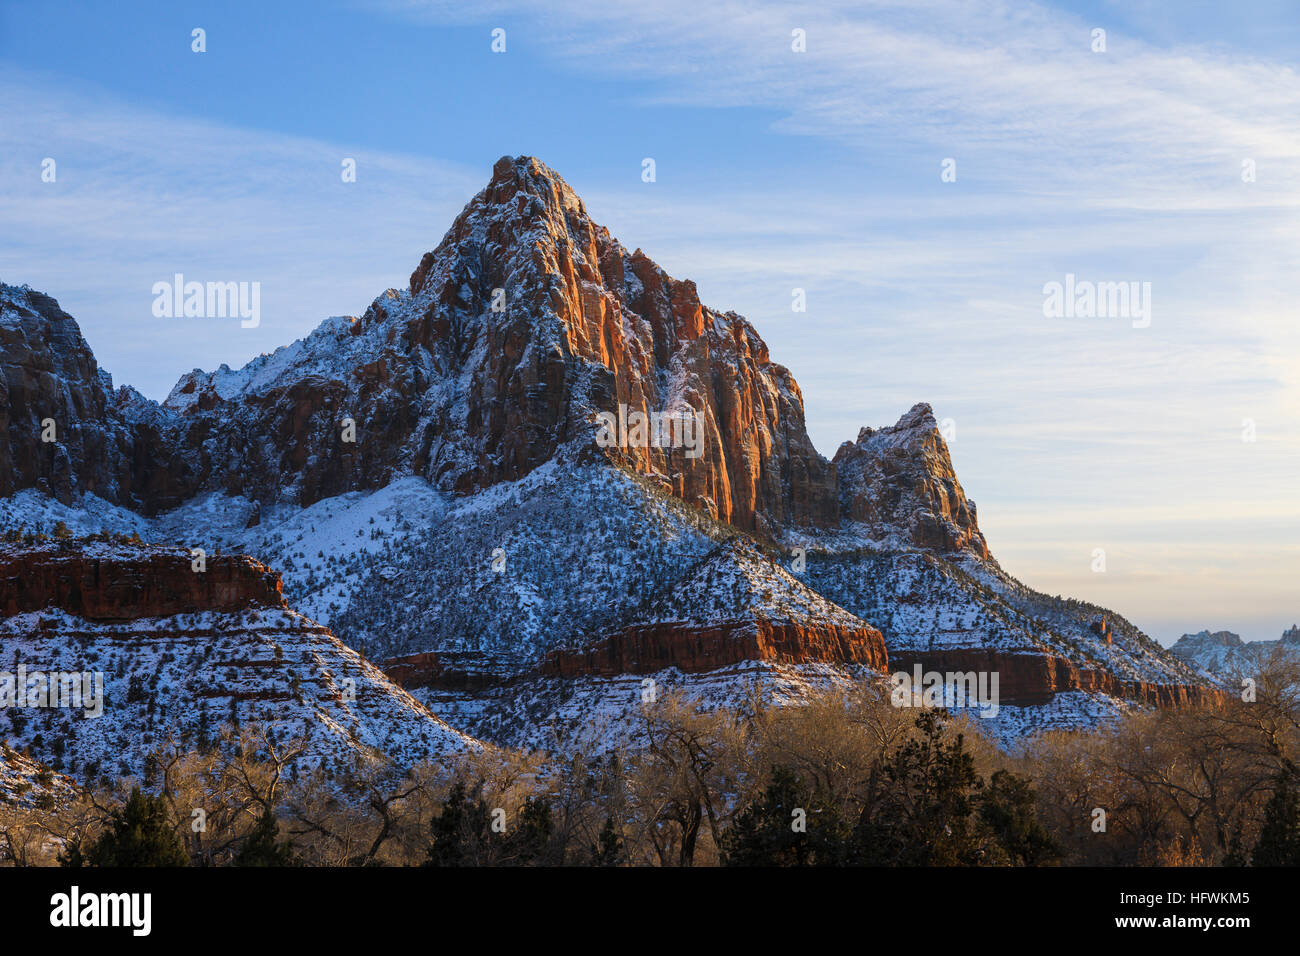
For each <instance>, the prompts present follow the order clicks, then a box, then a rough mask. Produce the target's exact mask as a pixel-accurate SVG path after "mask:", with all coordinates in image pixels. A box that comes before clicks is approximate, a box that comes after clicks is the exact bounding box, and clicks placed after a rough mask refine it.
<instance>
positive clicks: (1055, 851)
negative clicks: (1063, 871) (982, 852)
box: [979, 770, 1061, 866]
mask: <svg viewBox="0 0 1300 956" xmlns="http://www.w3.org/2000/svg"><path fill="white" fill-rule="evenodd" d="M1036 803H1037V800H1036V795H1035V793H1034V789H1033V787H1032V786H1030V783H1029V780H1028V779H1027V778H1025V777H1018V776H1016V775H1015V774H1014V773H1011V772H1010V771H1009V770H997V771H994V773H993V776H992V777H990V778H989V786H988V789H987V790H986V791H985V792H984V795H983V797H982V799H981V800H980V809H979V815H980V821H981V822H982V823H983V824H984V825H985V826H986V827H987V828H988V830H989V831H990V833H991V834H992V836H993V838H994V840H995V841H996V843H997V845H998V846H999V848H1000V849H1001V850H1002V852H1003V853H1004V854H1005V855H1006V857H1007V861H1008V862H1010V863H1011V864H1012V865H1013V866H1038V865H1040V864H1042V863H1046V862H1048V861H1050V860H1054V859H1056V858H1058V857H1059V856H1060V855H1061V851H1060V848H1059V847H1057V845H1056V843H1055V841H1054V840H1053V839H1052V837H1051V834H1049V833H1048V832H1047V828H1046V827H1044V826H1043V825H1042V824H1041V823H1039V822H1038V813H1037V806H1036Z"/></svg>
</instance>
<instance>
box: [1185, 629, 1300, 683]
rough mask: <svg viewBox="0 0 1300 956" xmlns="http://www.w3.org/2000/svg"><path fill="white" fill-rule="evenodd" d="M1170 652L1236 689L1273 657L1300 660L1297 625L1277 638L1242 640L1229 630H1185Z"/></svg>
mask: <svg viewBox="0 0 1300 956" xmlns="http://www.w3.org/2000/svg"><path fill="white" fill-rule="evenodd" d="M1169 652H1170V653H1171V654H1173V655H1174V656H1176V657H1177V658H1179V659H1180V660H1182V661H1186V662H1187V664H1188V665H1190V666H1191V667H1193V668H1195V669H1196V671H1197V673H1199V674H1202V675H1203V676H1205V677H1206V678H1208V679H1210V680H1214V681H1217V682H1219V683H1222V684H1224V685H1225V686H1227V687H1231V688H1232V689H1234V690H1236V689H1239V688H1240V686H1241V680H1242V679H1243V678H1246V677H1254V676H1257V675H1258V674H1259V672H1260V670H1261V668H1263V667H1264V666H1266V665H1267V664H1269V663H1271V662H1273V661H1292V660H1300V627H1298V626H1296V625H1294V624H1293V625H1292V626H1291V627H1290V628H1289V629H1288V630H1286V631H1284V632H1283V633H1282V636H1281V637H1280V638H1278V639H1277V640H1276V641H1243V640H1242V639H1241V637H1240V635H1237V634H1233V633H1232V632H1231V631H1214V632H1213V633H1211V632H1210V631H1208V630H1205V631H1198V632H1197V633H1195V634H1184V635H1183V636H1182V637H1180V638H1179V639H1178V640H1177V641H1176V642H1175V643H1174V646H1173V647H1171V648H1169Z"/></svg>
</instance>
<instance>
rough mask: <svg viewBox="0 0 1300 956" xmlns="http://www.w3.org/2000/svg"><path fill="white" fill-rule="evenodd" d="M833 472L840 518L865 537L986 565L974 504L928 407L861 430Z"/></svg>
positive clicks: (843, 449)
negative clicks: (960, 556)
mask: <svg viewBox="0 0 1300 956" xmlns="http://www.w3.org/2000/svg"><path fill="white" fill-rule="evenodd" d="M835 466H836V468H837V469H838V471H839V487H840V507H841V510H842V513H843V515H844V517H845V519H846V520H847V521H850V522H853V523H855V524H856V525H857V526H858V527H859V528H860V529H861V531H862V533H863V534H864V535H865V536H866V537H868V538H871V539H874V540H885V541H890V540H892V541H894V542H895V543H897V544H902V545H904V546H907V545H910V546H913V547H918V548H925V549H931V550H937V551H940V552H963V551H967V552H969V553H971V554H973V555H975V556H976V557H979V558H981V559H988V557H989V550H988V544H987V543H986V542H985V540H984V535H983V534H982V533H981V532H980V530H979V525H978V523H977V522H976V516H975V502H973V501H971V500H970V499H968V498H967V497H966V494H965V492H964V491H963V490H962V487H961V483H960V482H958V480H957V474H956V472H955V471H954V470H953V466H952V459H951V458H950V457H949V455H948V444H947V442H945V441H944V438H943V435H942V434H941V433H940V430H939V425H938V423H937V422H936V421H935V418H934V412H933V411H932V410H931V408H930V406H929V405H927V404H925V403H924V402H921V403H918V404H916V405H914V406H912V408H911V410H910V411H908V412H907V413H906V414H905V415H903V416H902V417H901V418H900V419H899V420H898V423H897V424H896V425H894V426H892V427H886V428H878V429H873V428H863V429H862V430H861V431H860V432H858V439H857V441H856V442H845V443H844V444H842V445H841V446H840V448H839V450H838V451H837V452H836V453H835Z"/></svg>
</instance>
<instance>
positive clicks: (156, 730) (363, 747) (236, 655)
mask: <svg viewBox="0 0 1300 956" xmlns="http://www.w3.org/2000/svg"><path fill="white" fill-rule="evenodd" d="M190 561H191V558H190V553H189V552H188V551H184V550H180V549H168V548H159V547H140V546H136V545H132V544H130V543H127V542H122V541H80V542H79V541H73V540H64V541H59V542H54V543H36V544H29V545H23V544H7V545H4V546H3V547H0V587H2V588H3V591H4V597H5V604H6V608H7V610H8V612H9V613H8V616H6V617H4V618H0V648H3V650H4V657H3V660H0V693H5V692H6V688H7V689H8V690H7V692H8V694H9V695H10V696H16V697H17V703H16V704H15V705H14V706H9V707H5V708H2V709H0V739H8V740H10V741H13V742H15V743H17V744H20V745H23V746H26V747H27V748H29V749H30V751H31V753H32V754H33V756H35V757H37V758H39V759H40V760H42V761H43V762H45V763H47V764H48V765H49V766H50V767H52V768H54V769H55V770H65V771H67V772H68V773H69V774H72V775H75V776H77V777H78V778H79V779H91V778H94V777H96V776H98V775H99V774H107V775H109V776H115V775H118V774H122V775H128V774H129V775H135V776H139V775H141V774H142V773H143V771H144V767H145V758H146V757H147V755H148V754H149V752H150V751H151V750H153V749H154V748H156V747H157V746H159V745H160V744H162V743H163V742H164V741H165V740H167V739H168V738H169V737H175V738H176V739H178V740H182V741H183V740H190V741H200V740H204V739H207V740H212V739H215V737H216V736H217V733H218V730H219V728H220V727H221V726H222V725H223V724H231V725H236V726H239V725H244V724H248V723H258V724H260V725H262V726H265V727H268V728H270V729H271V730H272V732H273V733H274V735H275V737H276V738H277V739H279V740H281V741H288V740H291V739H293V740H297V739H301V740H303V741H304V743H305V750H304V753H303V755H302V756H301V758H299V761H298V764H299V766H300V767H302V768H310V767H315V766H321V765H326V766H342V765H345V764H346V763H349V762H350V761H351V760H353V759H354V758H356V757H358V756H360V755H363V754H368V753H371V752H379V753H382V754H384V755H386V756H388V757H389V758H391V759H393V760H395V761H397V762H398V763H399V764H411V763H415V762H417V761H419V760H422V759H425V758H437V757H440V756H448V755H453V754H458V753H462V752H464V751H466V750H469V749H476V748H478V747H479V746H480V745H479V744H478V743H477V742H476V741H474V740H472V739H470V738H469V737H467V736H465V735H464V734H462V733H460V732H459V731H456V730H453V729H452V728H450V727H448V726H447V725H446V724H445V723H443V722H442V721H440V720H438V719H437V718H436V717H434V716H433V715H432V714H431V713H429V712H428V710H427V709H426V708H424V707H423V706H422V705H420V704H419V703H418V702H416V701H415V700H414V699H413V698H412V697H411V696H410V695H409V694H407V693H406V692H405V691H403V690H402V689H401V688H399V687H397V686H396V685H394V684H393V683H392V682H391V681H389V680H388V679H387V678H386V677H385V675H384V674H383V672H382V671H380V670H379V669H378V668H377V667H375V666H374V665H373V664H371V663H369V662H367V661H365V660H364V659H363V658H362V657H361V656H360V655H359V654H358V653H357V652H356V651H354V650H353V649H351V648H349V647H347V646H346V645H344V644H343V643H342V642H341V641H340V640H339V639H338V638H337V637H335V636H334V635H333V634H331V633H330V632H329V631H328V630H327V629H326V628H324V627H322V626H321V625H319V624H317V623H316V622H314V621H311V620H309V619H308V618H306V617H303V616H302V615H301V614H298V613H296V612H294V611H291V610H289V608H288V607H286V606H284V603H283V599H282V598H281V597H280V594H279V580H278V576H276V575H275V574H274V572H271V571H269V570H268V569H266V568H264V567H262V566H260V565H257V564H256V563H255V562H251V561H250V560H249V559H247V558H240V559H232V558H227V559H222V558H218V557H215V556H214V557H213V558H211V559H210V560H209V564H208V566H207V569H206V570H205V571H202V572H197V571H194V570H192V567H191V564H190ZM18 582H21V583H18ZM133 582H135V583H133ZM20 669H21V670H20ZM20 673H22V674H24V675H26V680H27V682H28V687H27V688H26V689H24V688H23V686H22V685H21V683H20V682H19V674H20ZM51 673H61V674H68V675H77V677H76V678H75V679H74V682H75V683H76V684H77V685H78V686H79V687H80V688H81V696H80V697H79V698H77V699H76V700H75V703H76V706H48V705H47V703H46V701H44V700H42V699H41V698H40V696H39V691H40V689H41V687H42V686H43V680H42V679H41V678H38V677H37V676H36V675H37V674H51ZM81 675H91V678H90V680H91V683H89V684H87V683H85V680H84V678H83V677H82V676H81ZM96 702H98V703H96ZM64 703H65V704H66V703H67V701H64Z"/></svg>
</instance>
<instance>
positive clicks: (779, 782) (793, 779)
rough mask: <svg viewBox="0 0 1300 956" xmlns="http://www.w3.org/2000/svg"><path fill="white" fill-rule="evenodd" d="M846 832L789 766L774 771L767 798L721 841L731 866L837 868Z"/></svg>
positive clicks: (745, 812)
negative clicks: (835, 864)
mask: <svg viewBox="0 0 1300 956" xmlns="http://www.w3.org/2000/svg"><path fill="white" fill-rule="evenodd" d="M844 838H845V833H844V832H843V825H842V821H841V817H840V814H839V812H838V810H836V809H835V808H834V807H833V806H832V805H830V804H829V803H827V802H826V801H823V800H821V799H820V798H819V797H818V796H817V795H816V794H814V793H812V792H811V791H810V790H809V789H808V788H807V787H806V786H805V785H804V783H803V781H802V780H800V779H799V776H798V775H797V774H796V773H795V772H794V771H793V770H790V769H789V768H788V767H773V768H772V780H771V782H770V783H769V784H768V785H767V789H766V790H765V791H764V792H763V796H762V797H761V798H760V799H759V800H757V801H755V802H754V803H751V804H750V805H749V806H747V807H745V809H744V810H743V811H741V813H740V815H739V816H738V817H737V818H736V822H735V824H734V825H733V826H732V827H731V829H730V830H728V831H727V833H726V834H725V835H724V837H723V844H724V846H723V849H724V851H725V853H726V863H727V865H728V866H813V865H819V864H820V865H827V864H834V863H836V862H837V861H838V860H839V858H840V856H841V855H842V852H843V843H844Z"/></svg>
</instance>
